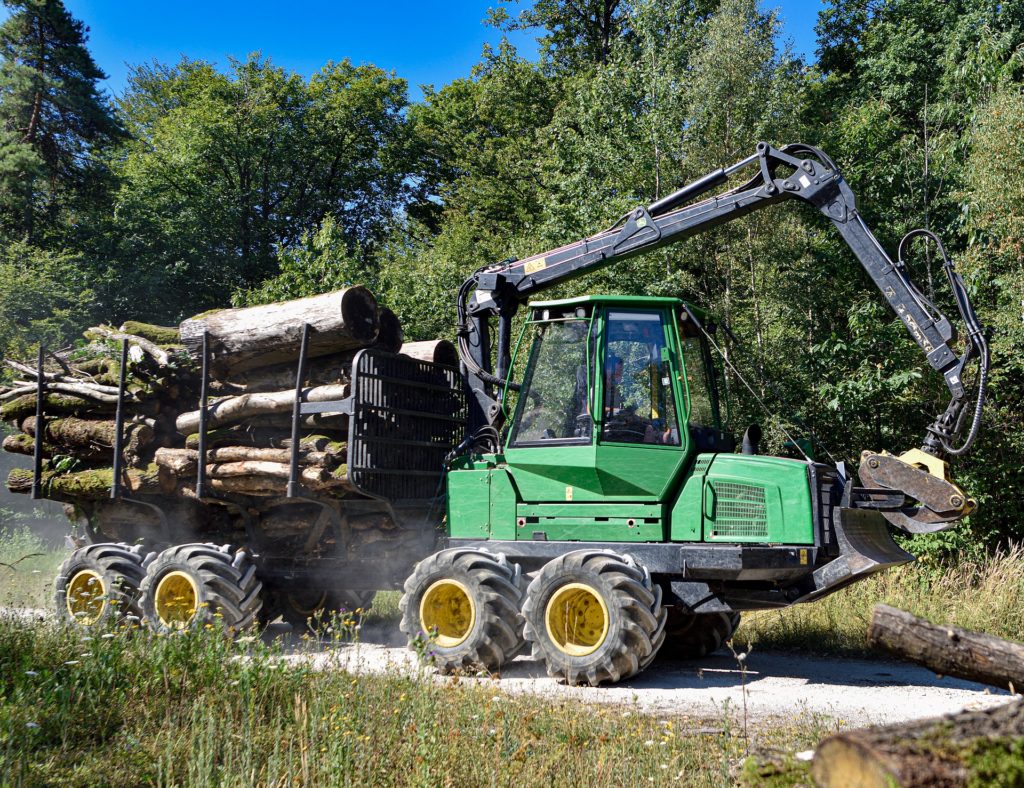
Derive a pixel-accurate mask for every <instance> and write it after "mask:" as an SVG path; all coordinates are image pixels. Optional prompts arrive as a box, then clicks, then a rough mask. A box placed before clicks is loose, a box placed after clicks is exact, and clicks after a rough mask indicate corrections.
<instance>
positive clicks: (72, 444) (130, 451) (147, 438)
mask: <svg viewBox="0 0 1024 788" xmlns="http://www.w3.org/2000/svg"><path fill="white" fill-rule="evenodd" d="M21 428H22V430H24V432H25V433H27V434H28V435H31V436H33V437H34V436H35V434H36V417H35V416H29V417H28V418H27V419H25V420H24V421H23V422H22V424H21ZM116 433H117V430H116V423H115V422H114V421H112V420H111V421H106V420H104V421H96V420H92V419H79V418H75V417H67V418H61V419H52V420H47V421H46V434H45V435H44V436H43V438H44V440H45V441H47V442H48V443H50V444H52V445H53V446H55V447H58V448H62V449H64V450H65V452H64V453H66V454H71V455H73V456H76V457H80V458H82V459H90V460H107V461H109V462H113V460H112V457H113V451H114V438H115V437H116ZM152 442H153V428H152V427H150V426H149V425H148V424H144V423H137V422H129V423H127V424H125V425H124V453H125V456H126V457H127V458H129V459H130V460H131V459H135V458H137V457H139V456H141V455H142V453H143V451H144V450H145V448H146V447H147V446H149V445H150V444H151V443H152Z"/></svg>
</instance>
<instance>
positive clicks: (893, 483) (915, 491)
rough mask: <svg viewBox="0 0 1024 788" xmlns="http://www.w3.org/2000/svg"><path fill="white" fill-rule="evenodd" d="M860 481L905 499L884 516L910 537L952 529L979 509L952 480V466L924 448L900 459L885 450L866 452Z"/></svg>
mask: <svg viewBox="0 0 1024 788" xmlns="http://www.w3.org/2000/svg"><path fill="white" fill-rule="evenodd" d="M860 480H861V484H863V485H864V486H865V487H869V488H874V489H882V490H891V491H893V492H898V493H901V494H902V495H904V496H905V498H906V502H905V504H904V505H902V506H900V507H899V508H893V509H884V510H882V511H881V514H882V516H883V517H885V519H886V520H888V521H889V522H890V523H891V524H892V525H894V526H895V527H896V528H899V529H900V530H901V531H905V532H906V533H908V534H930V533H935V532H937V531H946V530H949V529H950V528H952V527H954V526H955V525H956V523H957V522H959V521H960V520H961V519H962V518H964V517H966V516H967V515H969V514H970V513H971V512H973V511H974V510H975V508H977V502H976V501H975V500H974V499H973V498H971V497H969V496H968V495H966V494H965V493H964V491H963V490H961V489H960V488H959V487H958V486H957V485H956V484H954V483H953V481H952V480H951V479H950V476H949V465H948V463H946V462H945V461H944V460H942V459H940V458H938V457H935V456H933V455H931V454H928V453H926V452H923V451H921V450H920V449H911V450H910V451H908V452H904V453H903V454H901V455H900V456H899V457H895V456H893V455H892V454H889V453H888V452H884V451H883V452H877V453H876V452H871V451H865V452H863V453H862V454H861V464H860Z"/></svg>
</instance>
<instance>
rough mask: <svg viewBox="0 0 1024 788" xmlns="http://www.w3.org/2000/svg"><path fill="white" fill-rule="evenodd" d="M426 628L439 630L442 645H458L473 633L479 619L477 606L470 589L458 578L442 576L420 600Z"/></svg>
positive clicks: (428, 631)
mask: <svg viewBox="0 0 1024 788" xmlns="http://www.w3.org/2000/svg"><path fill="white" fill-rule="evenodd" d="M420 623H421V625H422V626H423V631H424V632H426V633H428V634H430V633H432V632H437V635H436V643H437V645H439V646H440V647H441V648H455V646H458V645H459V644H460V643H462V642H463V641H464V640H465V639H466V638H468V637H469V633H470V632H472V631H473V625H474V624H475V623H476V606H475V605H474V604H473V599H472V597H470V595H469V589H468V588H466V586H464V585H463V584H462V583H460V582H459V581H458V580H438V581H437V582H436V583H434V584H433V585H431V586H430V588H428V589H427V591H426V593H425V594H423V599H422V600H421V601H420Z"/></svg>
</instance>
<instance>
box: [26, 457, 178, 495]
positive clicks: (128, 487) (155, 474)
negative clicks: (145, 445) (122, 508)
mask: <svg viewBox="0 0 1024 788" xmlns="http://www.w3.org/2000/svg"><path fill="white" fill-rule="evenodd" d="M122 481H123V483H124V490H125V492H126V493H133V494H138V495H144V494H149V495H155V494H164V493H168V492H171V491H172V490H173V489H174V480H173V479H172V478H170V477H169V476H168V475H166V474H164V475H163V476H161V473H160V468H159V467H158V466H157V465H156V464H155V463H154V464H152V465H149V466H148V467H146V468H129V469H128V470H127V471H125V474H124V477H123V479H122ZM42 482H43V496H44V497H46V498H52V499H53V500H56V501H69V502H74V501H76V500H79V499H86V500H98V499H102V498H107V497H109V496H110V490H111V488H112V487H113V484H114V469H113V468H94V469H91V470H84V471H76V472H74V473H57V472H56V471H44V472H43V478H42ZM7 489H8V490H10V491H11V492H12V493H29V492H31V491H32V471H31V470H29V469H27V468H15V469H14V470H12V471H11V473H10V475H9V476H8V477H7Z"/></svg>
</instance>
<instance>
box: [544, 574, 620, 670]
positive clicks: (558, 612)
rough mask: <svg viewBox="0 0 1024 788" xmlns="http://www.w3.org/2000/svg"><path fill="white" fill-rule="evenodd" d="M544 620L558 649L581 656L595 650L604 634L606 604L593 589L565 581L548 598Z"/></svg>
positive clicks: (605, 629) (573, 655)
mask: <svg viewBox="0 0 1024 788" xmlns="http://www.w3.org/2000/svg"><path fill="white" fill-rule="evenodd" d="M544 622H545V624H546V625H547V630H548V637H549V638H551V642H552V643H554V644H555V647H556V648H557V649H558V650H559V651H561V652H562V653H563V654H568V655H569V656H570V657H585V656H587V655H588V654H593V653H594V652H595V651H597V649H598V648H600V646H601V644H602V643H604V639H605V638H606V637H607V636H608V607H607V605H605V603H604V599H603V598H602V596H601V594H600V592H598V591H597V590H596V589H595V588H592V587H591V586H588V585H586V584H584V583H569V584H567V585H564V586H562V587H561V588H559V589H558V590H557V591H556V592H555V593H554V595H553V596H552V597H551V601H550V602H548V606H547V610H545V611H544Z"/></svg>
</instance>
